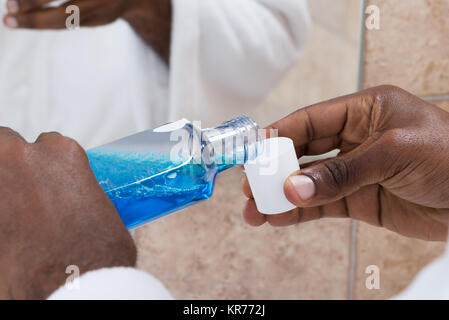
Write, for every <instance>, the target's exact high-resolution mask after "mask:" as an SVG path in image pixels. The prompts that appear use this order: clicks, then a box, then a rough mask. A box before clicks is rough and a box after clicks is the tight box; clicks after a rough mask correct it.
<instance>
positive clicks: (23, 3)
mask: <svg viewBox="0 0 449 320" xmlns="http://www.w3.org/2000/svg"><path fill="white" fill-rule="evenodd" d="M52 1H53V0H8V1H7V2H6V8H7V10H8V13H13V14H15V13H18V12H26V11H29V10H32V9H36V8H40V7H42V6H43V5H45V4H47V3H50V2H52Z"/></svg>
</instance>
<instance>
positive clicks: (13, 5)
mask: <svg viewBox="0 0 449 320" xmlns="http://www.w3.org/2000/svg"><path fill="white" fill-rule="evenodd" d="M6 8H7V9H8V11H9V12H10V13H17V12H19V2H18V1H17V0H8V1H7V2H6Z"/></svg>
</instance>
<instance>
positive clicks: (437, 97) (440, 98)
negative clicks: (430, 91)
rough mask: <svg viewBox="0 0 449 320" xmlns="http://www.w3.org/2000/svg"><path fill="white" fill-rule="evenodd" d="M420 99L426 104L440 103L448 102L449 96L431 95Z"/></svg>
mask: <svg viewBox="0 0 449 320" xmlns="http://www.w3.org/2000/svg"><path fill="white" fill-rule="evenodd" d="M420 98H421V99H423V100H424V101H427V102H440V101H448V100H449V94H440V95H432V96H421V97H420Z"/></svg>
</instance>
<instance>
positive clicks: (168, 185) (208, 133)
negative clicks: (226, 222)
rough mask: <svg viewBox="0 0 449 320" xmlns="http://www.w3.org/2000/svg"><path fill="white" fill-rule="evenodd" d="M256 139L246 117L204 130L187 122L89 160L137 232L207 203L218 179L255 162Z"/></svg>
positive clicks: (94, 153) (120, 143)
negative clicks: (147, 224)
mask: <svg viewBox="0 0 449 320" xmlns="http://www.w3.org/2000/svg"><path fill="white" fill-rule="evenodd" d="M258 139H259V137H258V126H257V124H256V123H255V122H254V121H253V120H252V119H250V118H248V117H246V116H241V117H237V118H235V119H232V120H230V121H227V122H225V123H223V124H222V125H220V126H218V127H215V128H209V129H204V130H201V129H200V128H199V126H197V125H196V124H195V123H192V122H190V121H188V120H185V119H184V120H180V121H177V122H174V123H170V124H167V125H164V126H162V127H158V128H155V129H152V130H147V131H143V132H141V133H137V134H135V135H132V136H129V137H126V138H123V139H120V140H117V141H115V142H112V143H109V144H106V145H103V146H100V147H97V148H94V149H91V150H88V151H87V155H88V157H89V162H90V165H91V167H92V170H93V172H94V174H95V176H96V178H97V180H98V182H99V183H100V185H101V187H102V188H103V189H104V191H105V192H106V194H107V195H108V196H109V198H110V199H111V201H112V203H113V204H114V206H115V207H116V209H117V211H118V213H119V214H120V217H121V218H122V220H123V222H124V224H125V225H126V227H128V228H134V227H137V226H140V225H142V224H144V223H147V222H150V221H153V220H155V219H158V218H161V217H163V216H165V215H167V214H170V213H173V212H176V211H178V210H181V209H183V208H186V207H188V206H191V205H193V204H195V203H197V202H199V201H202V200H206V199H209V198H210V196H211V195H212V192H213V189H214V184H215V178H216V176H217V174H218V173H220V172H222V171H224V170H226V169H228V168H230V167H232V166H235V165H239V164H244V163H246V162H247V161H248V160H252V159H254V158H255V157H256V156H257V152H258V150H257V146H258V143H257V140H258Z"/></svg>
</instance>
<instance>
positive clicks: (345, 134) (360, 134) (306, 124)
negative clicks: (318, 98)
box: [268, 88, 376, 156]
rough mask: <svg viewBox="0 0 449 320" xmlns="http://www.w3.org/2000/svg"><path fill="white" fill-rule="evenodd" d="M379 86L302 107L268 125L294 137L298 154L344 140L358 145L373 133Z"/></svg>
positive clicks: (328, 148) (320, 150)
mask: <svg viewBox="0 0 449 320" xmlns="http://www.w3.org/2000/svg"><path fill="white" fill-rule="evenodd" d="M375 90H376V88H373V89H369V90H365V91H362V92H359V93H356V94H352V95H349V96H344V97H340V98H336V99H333V100H329V101H326V102H323V103H319V104H316V105H313V106H310V107H307V108H304V109H300V110H298V111H296V112H294V113H292V114H290V115H289V116H287V117H285V118H284V119H281V120H279V121H277V122H275V123H273V124H272V125H270V126H269V127H268V129H274V130H277V131H278V135H279V136H282V137H289V138H291V139H292V140H293V142H294V144H295V147H296V148H297V150H298V149H299V152H298V153H299V154H298V156H302V155H304V154H312V155H313V154H317V153H326V152H328V151H332V150H333V149H335V148H336V147H338V146H339V145H341V144H342V143H343V142H345V143H346V144H351V145H353V147H354V146H357V145H359V144H361V143H363V142H364V141H365V140H366V139H367V138H368V137H369V133H370V124H371V116H372V111H373V108H375V106H376V103H375V101H376V99H375V92H376V91H375Z"/></svg>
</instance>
